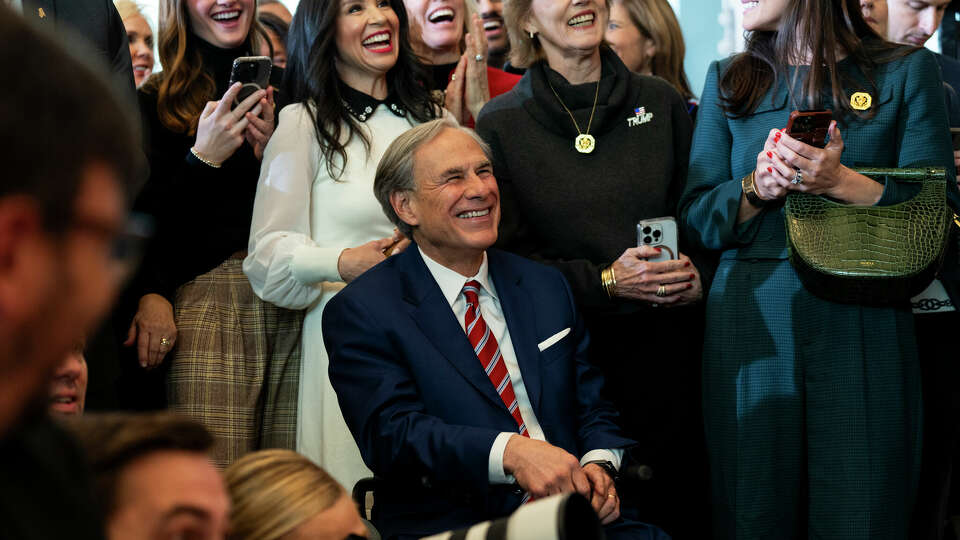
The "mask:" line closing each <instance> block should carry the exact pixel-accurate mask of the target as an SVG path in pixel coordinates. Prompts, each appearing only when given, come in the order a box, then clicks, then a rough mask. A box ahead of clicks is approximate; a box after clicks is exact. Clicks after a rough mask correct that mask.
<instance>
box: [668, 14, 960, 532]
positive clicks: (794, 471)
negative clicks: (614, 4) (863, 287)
mask: <svg viewBox="0 0 960 540" xmlns="http://www.w3.org/2000/svg"><path fill="white" fill-rule="evenodd" d="M743 26H744V29H745V30H747V31H749V32H751V33H750V35H749V39H748V41H747V48H746V51H745V52H744V53H741V54H738V55H735V56H733V57H732V58H730V59H728V60H724V61H722V62H716V63H714V64H713V65H712V66H711V67H710V70H709V72H708V76H707V81H706V84H705V85H704V91H703V97H702V101H701V107H700V113H699V116H698V119H697V126H696V132H695V135H694V139H693V147H692V149H691V153H690V168H689V173H688V180H687V187H686V191H685V193H684V195H683V197H682V198H681V203H680V215H681V221H682V226H683V227H685V229H686V231H687V234H689V235H690V237H691V238H693V239H694V240H695V241H697V242H699V243H700V244H702V245H703V246H704V247H706V248H709V249H715V250H722V251H723V254H722V255H721V259H720V265H719V267H718V269H717V273H716V277H715V279H714V281H713V286H712V288H711V289H710V293H709V296H708V300H707V329H708V331H707V333H706V337H705V342H704V361H703V382H704V386H703V393H704V415H705V418H704V422H705V426H706V435H707V446H708V449H709V452H710V464H711V473H712V480H713V503H714V508H715V525H716V530H715V537H716V538H825V537H830V538H845V539H851V540H853V539H858V538H864V539H865V538H870V539H884V538H885V539H895V538H896V539H902V538H907V537H908V534H907V527H908V524H909V521H910V513H911V510H912V509H913V503H914V499H915V494H916V490H917V478H918V473H919V471H920V451H921V431H922V429H921V422H922V414H921V388H920V370H919V366H918V364H917V347H916V341H915V337H914V320H913V316H912V314H911V312H910V306H909V303H908V302H907V301H906V299H905V300H904V301H903V305H900V306H897V307H868V306H865V305H860V304H853V303H839V302H835V301H831V300H830V299H826V298H822V297H819V296H814V295H813V294H811V293H810V292H809V291H808V290H807V289H806V288H804V286H803V285H802V283H801V282H800V279H799V277H798V275H797V272H796V271H795V270H794V268H793V267H792V266H791V264H790V262H789V261H788V249H787V244H786V231H785V230H784V228H785V225H784V223H785V218H784V199H785V198H786V197H787V196H788V194H790V193H793V192H806V193H811V194H815V195H825V196H827V197H830V198H832V199H834V200H837V201H839V202H841V203H845V204H857V205H881V206H883V205H890V204H894V203H898V202H901V201H904V200H907V199H910V198H911V197H912V196H913V192H912V191H911V190H910V186H908V185H905V184H901V183H900V182H898V181H895V180H892V179H887V181H886V183H885V184H884V183H880V182H878V181H874V180H873V179H871V178H868V177H866V176H863V175H860V174H858V173H856V172H855V171H854V170H852V168H853V167H858V166H861V167H863V166H870V167H930V166H932V167H944V168H945V169H946V170H947V176H945V177H944V178H943V181H944V189H945V190H947V191H949V192H953V193H954V194H955V193H956V185H955V183H954V180H953V179H952V175H953V174H954V171H953V159H952V153H951V148H950V134H949V131H948V129H947V116H946V110H945V106H944V99H943V83H942V82H941V80H940V75H939V70H938V69H937V64H936V60H935V59H934V58H933V55H932V54H931V53H930V52H929V51H926V50H923V49H915V48H912V47H902V46H898V45H895V44H891V43H887V42H884V41H882V40H881V39H880V38H879V37H878V36H877V35H876V34H875V33H874V32H873V31H872V30H871V29H870V27H869V26H868V25H867V23H866V22H865V21H864V20H863V18H862V16H861V15H860V11H859V6H858V4H857V2H856V0H843V1H835V0H805V1H802V2H801V1H798V0H761V1H760V3H759V4H757V5H755V6H751V7H749V8H748V9H747V10H746V12H745V13H744V17H743ZM826 28H832V29H834V30H833V31H823V29H826ZM811 66H813V67H811ZM791 83H792V84H793V86H792V87H791ZM795 109H831V110H832V111H833V118H834V121H833V122H831V124H830V127H829V142H827V144H826V147H825V148H815V147H812V146H810V145H807V144H804V143H802V142H801V141H799V140H797V139H795V138H794V137H791V136H790V135H789V134H788V133H786V132H785V131H782V130H781V129H779V128H784V127H785V126H786V125H787V121H788V118H789V116H790V114H791V111H792V110H795ZM948 177H949V180H948Z"/></svg>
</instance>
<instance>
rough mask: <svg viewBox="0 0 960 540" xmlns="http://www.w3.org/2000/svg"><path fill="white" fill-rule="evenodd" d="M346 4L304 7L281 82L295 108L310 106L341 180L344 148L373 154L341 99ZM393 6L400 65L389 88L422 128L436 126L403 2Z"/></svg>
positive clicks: (327, 0) (333, 1) (323, 0)
mask: <svg viewBox="0 0 960 540" xmlns="http://www.w3.org/2000/svg"><path fill="white" fill-rule="evenodd" d="M342 3H343V0H302V1H301V2H300V4H299V5H298V6H297V12H296V13H295V14H294V15H293V22H292V23H291V24H290V35H289V37H288V38H287V69H286V72H285V73H284V79H283V81H284V92H285V93H286V95H288V96H290V99H291V102H292V103H303V104H304V105H307V106H308V108H309V110H310V113H311V114H310V119H311V121H312V122H313V127H314V132H315V134H316V137H317V143H318V144H319V145H320V151H321V152H322V154H323V160H324V161H326V166H327V172H328V173H329V174H330V176H331V177H332V178H334V179H337V180H339V179H340V176H341V175H342V173H343V171H344V170H346V166H347V151H346V148H347V145H348V144H350V141H351V140H353V137H354V136H357V137H359V138H360V141H361V142H362V143H363V145H364V147H365V149H366V150H367V152H369V151H370V141H369V139H368V138H367V135H366V134H365V133H364V131H363V130H361V129H360V124H359V123H358V122H357V121H356V120H355V119H354V118H353V117H352V116H351V115H350V114H349V113H348V112H347V108H346V107H344V106H343V100H342V98H341V97H340V95H341V91H340V75H339V73H338V72H337V68H336V63H337V55H338V54H339V52H338V50H337V41H336V33H337V26H336V25H337V19H338V18H339V17H340V7H341V5H342ZM390 5H391V6H392V9H393V11H394V13H396V14H397V20H398V21H399V23H400V24H399V28H398V30H399V36H397V45H398V48H399V51H398V54H397V63H396V64H395V65H394V66H393V67H392V68H391V69H390V71H388V72H387V88H388V89H389V91H390V93H391V94H393V96H395V97H396V100H397V101H399V104H400V105H402V106H403V107H405V108H406V111H407V114H408V115H410V117H411V118H413V119H414V120H416V121H418V122H425V121H427V120H432V119H434V118H436V117H437V116H438V115H439V111H438V109H437V108H436V107H435V106H434V104H433V102H432V101H431V100H430V93H429V92H428V90H427V89H426V85H425V80H426V77H425V76H424V73H423V68H422V67H421V66H420V64H419V62H417V59H416V58H417V57H416V55H415V54H414V53H413V49H412V48H411V46H410V28H409V27H408V25H407V10H406V8H404V6H403V1H402V0H393V1H392V2H391V3H390Z"/></svg>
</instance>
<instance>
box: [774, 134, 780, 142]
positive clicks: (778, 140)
mask: <svg viewBox="0 0 960 540" xmlns="http://www.w3.org/2000/svg"><path fill="white" fill-rule="evenodd" d="M773 142H780V134H779V133H777V134H776V135H774V136H773Z"/></svg>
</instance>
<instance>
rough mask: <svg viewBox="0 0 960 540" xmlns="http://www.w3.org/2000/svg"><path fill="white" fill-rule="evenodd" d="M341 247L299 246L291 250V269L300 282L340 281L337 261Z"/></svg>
mask: <svg viewBox="0 0 960 540" xmlns="http://www.w3.org/2000/svg"><path fill="white" fill-rule="evenodd" d="M341 252H343V250H342V249H340V248H338V247H333V248H331V247H318V246H300V247H298V248H297V249H295V250H294V251H293V260H292V261H291V264H290V266H291V271H292V273H293V277H295V278H297V280H299V281H300V282H301V283H304V284H313V283H319V282H321V281H342V279H341V278H340V270H339V268H337V263H339V261H340V253H341Z"/></svg>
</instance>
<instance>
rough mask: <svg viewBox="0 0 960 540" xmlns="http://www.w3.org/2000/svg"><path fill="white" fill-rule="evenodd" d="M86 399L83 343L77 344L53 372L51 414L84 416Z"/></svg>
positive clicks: (85, 368) (85, 361) (85, 366)
mask: <svg viewBox="0 0 960 540" xmlns="http://www.w3.org/2000/svg"><path fill="white" fill-rule="evenodd" d="M86 398H87V359H86V358H84V356H83V342H77V344H76V346H74V348H73V349H71V350H70V352H69V353H67V356H66V358H64V359H63V362H61V363H60V365H59V366H57V370H56V371H54V372H53V381H51V383H50V413H51V414H55V415H64V416H73V415H76V414H83V406H84V403H85V402H86Z"/></svg>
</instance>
